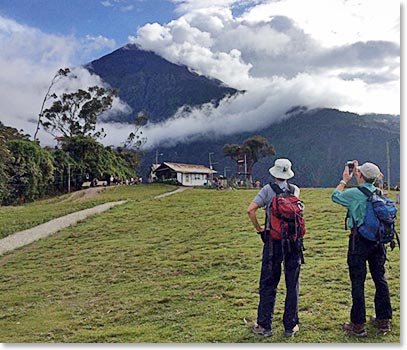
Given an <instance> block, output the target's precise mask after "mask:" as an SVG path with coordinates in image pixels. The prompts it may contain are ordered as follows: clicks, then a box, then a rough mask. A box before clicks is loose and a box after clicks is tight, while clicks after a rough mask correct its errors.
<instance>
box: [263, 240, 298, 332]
mask: <svg viewBox="0 0 407 350" xmlns="http://www.w3.org/2000/svg"><path fill="white" fill-rule="evenodd" d="M286 243H288V242H286ZM289 244H290V249H289V248H288V246H287V244H284V249H283V247H282V241H272V240H271V238H270V236H268V239H267V240H266V242H265V244H264V248H263V258H262V265H261V275H260V288H259V294H260V301H259V306H258V309H257V324H259V325H260V326H262V327H263V328H265V329H271V324H272V321H273V315H274V304H275V301H276V294H277V286H278V282H279V281H280V277H281V263H282V262H283V261H284V273H285V284H286V290H287V294H286V298H285V308H284V316H283V323H284V328H285V329H286V330H291V329H293V328H294V326H295V325H296V324H298V323H299V321H298V297H299V276H300V268H301V247H300V242H291V243H289Z"/></svg>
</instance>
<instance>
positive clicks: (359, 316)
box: [348, 233, 392, 324]
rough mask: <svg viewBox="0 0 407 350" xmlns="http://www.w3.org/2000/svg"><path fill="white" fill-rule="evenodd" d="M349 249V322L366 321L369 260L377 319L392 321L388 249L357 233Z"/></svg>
mask: <svg viewBox="0 0 407 350" xmlns="http://www.w3.org/2000/svg"><path fill="white" fill-rule="evenodd" d="M349 237H350V239H349V248H348V266H349V276H350V280H351V284H352V309H351V313H350V320H351V322H352V323H354V324H363V323H365V322H366V306H365V279H366V273H367V272H366V261H367V262H368V264H369V270H370V273H371V275H372V279H373V282H374V284H375V287H376V293H375V297H374V304H375V311H376V318H377V319H380V320H384V319H391V318H392V309H391V304H390V294H389V287H388V285H387V280H386V277H385V276H384V274H385V268H384V264H385V261H386V247H385V246H384V244H378V243H376V242H373V241H369V240H367V239H365V238H363V237H362V236H361V235H360V234H358V233H356V235H355V238H354V239H353V234H351V235H350V236H349Z"/></svg>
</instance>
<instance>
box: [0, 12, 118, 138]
mask: <svg viewBox="0 0 407 350" xmlns="http://www.w3.org/2000/svg"><path fill="white" fill-rule="evenodd" d="M115 45H116V44H115V42H114V40H112V39H108V38H105V37H103V36H97V37H94V36H90V35H88V36H86V37H85V38H82V39H77V38H75V37H72V36H61V35H53V34H47V33H43V32H41V31H40V30H38V29H36V28H33V27H29V26H25V25H21V24H19V23H17V22H16V21H14V20H12V19H8V18H4V17H1V16H0V47H3V48H5V50H2V51H0V67H1V69H0V96H1V97H0V99H1V103H0V121H1V122H3V123H4V124H5V125H10V126H13V127H15V128H17V129H23V130H24V132H25V133H28V134H31V135H33V134H34V132H35V130H36V123H37V118H38V113H39V112H40V108H41V104H42V100H43V98H44V96H45V94H46V91H47V89H48V86H49V84H50V82H51V80H52V78H53V76H54V75H55V73H56V72H57V71H58V70H59V69H60V68H65V67H72V66H77V68H72V71H73V73H74V74H75V75H76V76H77V78H76V79H71V80H68V79H63V80H61V81H60V82H58V83H57V84H56V85H55V92H56V93H61V92H65V91H74V90H77V89H79V88H87V87H89V86H92V85H103V84H104V83H103V82H102V81H101V79H100V78H99V77H97V76H95V75H91V74H89V72H88V71H87V70H86V69H83V68H81V67H80V63H82V62H86V61H87V60H89V59H90V57H92V56H93V55H95V53H97V52H98V51H99V50H101V49H104V48H106V47H107V48H111V49H112V48H114V46H115ZM115 107H116V108H117V109H119V110H123V108H125V107H124V106H123V104H122V103H120V102H119V101H117V102H115ZM39 138H40V140H41V142H42V143H44V144H53V140H52V137H51V136H50V135H48V134H47V133H45V132H44V131H43V130H41V131H40V133H39Z"/></svg>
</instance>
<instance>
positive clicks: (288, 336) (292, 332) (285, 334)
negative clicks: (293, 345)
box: [284, 324, 300, 338]
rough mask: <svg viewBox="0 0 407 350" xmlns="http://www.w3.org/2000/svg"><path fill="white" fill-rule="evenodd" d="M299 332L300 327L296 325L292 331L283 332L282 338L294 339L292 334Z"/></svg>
mask: <svg viewBox="0 0 407 350" xmlns="http://www.w3.org/2000/svg"><path fill="white" fill-rule="evenodd" d="M299 331H300V326H299V325H298V324H296V325H295V326H294V328H293V329H291V330H290V329H289V330H285V331H284V336H285V337H286V338H294V334H295V333H298V332H299Z"/></svg>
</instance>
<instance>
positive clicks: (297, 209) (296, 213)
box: [268, 184, 305, 241]
mask: <svg viewBox="0 0 407 350" xmlns="http://www.w3.org/2000/svg"><path fill="white" fill-rule="evenodd" d="M270 186H271V188H272V189H273V191H274V192H275V193H276V195H275V196H274V197H273V200H272V202H271V206H270V212H269V215H268V217H269V220H270V233H271V237H272V238H273V239H274V240H290V241H297V240H299V239H302V238H303V237H304V235H305V224H304V216H303V211H304V203H303V202H302V201H301V200H300V199H299V198H298V197H296V196H295V195H294V187H293V186H292V185H290V184H288V188H289V189H288V190H286V191H283V190H282V189H281V188H280V187H279V186H278V185H277V184H270Z"/></svg>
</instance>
